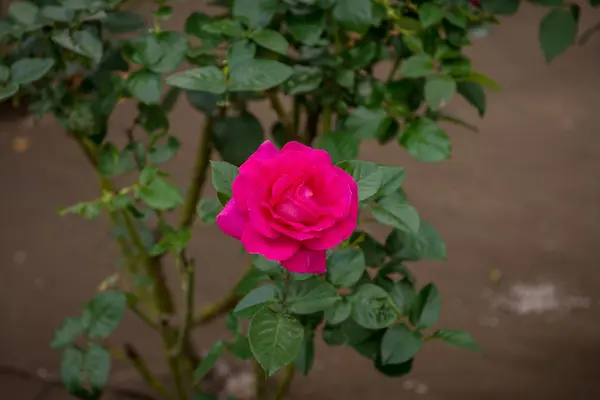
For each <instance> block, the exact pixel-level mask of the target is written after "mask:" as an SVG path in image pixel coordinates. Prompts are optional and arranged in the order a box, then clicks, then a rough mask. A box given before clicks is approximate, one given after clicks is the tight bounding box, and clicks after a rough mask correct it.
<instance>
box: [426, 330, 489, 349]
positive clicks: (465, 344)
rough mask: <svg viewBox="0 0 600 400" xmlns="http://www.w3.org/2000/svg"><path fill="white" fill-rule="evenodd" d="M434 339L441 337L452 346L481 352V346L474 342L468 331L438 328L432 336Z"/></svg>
mask: <svg viewBox="0 0 600 400" xmlns="http://www.w3.org/2000/svg"><path fill="white" fill-rule="evenodd" d="M432 337H433V338H436V339H442V340H443V341H444V342H446V343H448V344H451V345H452V346H456V347H458V348H460V349H465V350H473V351H476V352H479V353H482V352H483V350H482V349H481V347H479V346H478V345H477V343H475V340H474V339H473V337H472V336H471V334H469V332H465V331H458V330H451V329H440V330H438V331H435V333H434V334H433V336H432Z"/></svg>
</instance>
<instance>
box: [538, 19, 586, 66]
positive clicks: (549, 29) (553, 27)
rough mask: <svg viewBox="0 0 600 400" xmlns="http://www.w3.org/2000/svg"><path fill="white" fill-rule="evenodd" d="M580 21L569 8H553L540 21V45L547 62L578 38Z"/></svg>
mask: <svg viewBox="0 0 600 400" xmlns="http://www.w3.org/2000/svg"><path fill="white" fill-rule="evenodd" d="M577 30H578V22H577V19H576V18H575V16H574V15H573V13H571V11H570V10H567V9H555V10H551V11H550V12H549V13H548V14H546V15H545V16H544V18H543V19H542V22H541V23H540V32H539V38H540V45H541V47H542V51H543V53H544V57H545V58H546V61H547V62H550V61H552V60H553V59H554V58H555V57H556V56H558V55H559V54H561V53H563V52H564V51H565V50H567V49H568V48H569V47H570V46H571V45H572V44H573V43H575V39H576V38H577Z"/></svg>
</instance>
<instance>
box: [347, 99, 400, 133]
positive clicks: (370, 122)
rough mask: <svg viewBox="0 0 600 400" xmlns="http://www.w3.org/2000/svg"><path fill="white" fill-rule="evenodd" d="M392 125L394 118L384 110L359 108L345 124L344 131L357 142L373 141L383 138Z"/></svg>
mask: <svg viewBox="0 0 600 400" xmlns="http://www.w3.org/2000/svg"><path fill="white" fill-rule="evenodd" d="M391 123H392V118H391V117H390V116H389V115H388V114H387V113H386V112H385V110H384V109H383V108H367V107H363V106H361V107H358V108H356V109H354V110H353V111H352V112H351V113H350V115H349V116H348V118H347V119H346V121H345V123H344V130H345V131H347V132H348V133H350V134H352V136H353V137H354V138H355V139H357V140H363V139H373V138H377V137H379V136H381V135H382V134H383V133H384V132H385V131H386V130H387V129H388V128H389V126H390V124H391Z"/></svg>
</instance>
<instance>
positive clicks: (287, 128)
mask: <svg viewBox="0 0 600 400" xmlns="http://www.w3.org/2000/svg"><path fill="white" fill-rule="evenodd" d="M267 96H268V97H269V102H270V103H271V107H273V110H275V113H276V114H277V117H279V120H280V121H281V123H282V124H283V131H284V132H285V135H286V136H287V138H288V139H289V140H295V141H300V140H299V139H298V135H297V134H296V131H295V130H294V121H293V119H292V117H291V116H290V114H289V113H288V112H287V111H286V110H285V107H284V106H283V104H282V103H281V100H279V96H278V95H277V91H275V90H272V89H271V90H268V91H267Z"/></svg>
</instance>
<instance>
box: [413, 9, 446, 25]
mask: <svg viewBox="0 0 600 400" xmlns="http://www.w3.org/2000/svg"><path fill="white" fill-rule="evenodd" d="M445 14H446V10H445V9H443V8H442V7H440V6H438V5H437V4H432V3H425V4H423V5H422V6H421V9H420V10H419V20H420V21H421V25H423V28H429V27H430V26H433V25H437V24H439V23H440V22H442V20H443V19H444V15H445Z"/></svg>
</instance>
